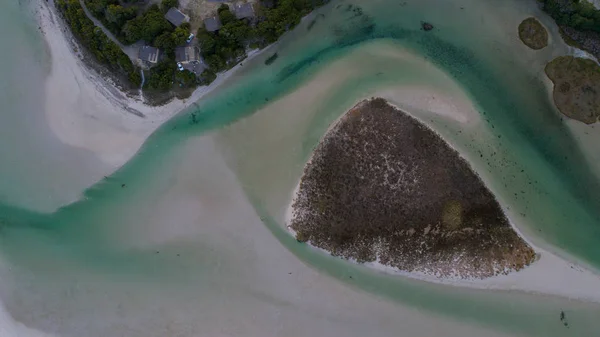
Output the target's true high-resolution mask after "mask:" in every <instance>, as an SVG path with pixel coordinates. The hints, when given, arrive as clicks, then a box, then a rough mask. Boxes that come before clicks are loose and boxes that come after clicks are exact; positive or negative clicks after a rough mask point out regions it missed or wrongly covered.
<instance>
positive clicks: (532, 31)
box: [519, 18, 548, 50]
mask: <svg viewBox="0 0 600 337" xmlns="http://www.w3.org/2000/svg"><path fill="white" fill-rule="evenodd" d="M519 38H520V39H521V41H523V43H524V44H525V45H526V46H527V47H529V48H531V49H534V50H539V49H542V48H544V47H546V46H548V31H546V28H544V26H542V24H541V23H540V22H539V21H538V20H537V19H536V18H527V19H525V20H523V22H521V24H520V25H519Z"/></svg>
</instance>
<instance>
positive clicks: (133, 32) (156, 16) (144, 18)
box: [121, 5, 174, 44]
mask: <svg viewBox="0 0 600 337" xmlns="http://www.w3.org/2000/svg"><path fill="white" fill-rule="evenodd" d="M173 29H174V28H173V26H172V25H171V23H169V21H167V19H165V17H164V13H163V12H161V10H160V8H159V7H158V6H157V5H152V6H150V8H149V9H148V10H147V11H146V12H145V13H144V14H143V15H140V16H138V17H136V18H135V19H133V20H129V21H127V23H125V25H123V27H122V31H121V32H122V34H123V36H124V39H125V41H126V42H127V43H134V42H137V41H139V40H144V41H146V42H147V43H151V44H153V43H154V42H155V39H156V38H157V37H158V36H160V35H161V34H164V33H167V32H168V33H170V32H172V31H173Z"/></svg>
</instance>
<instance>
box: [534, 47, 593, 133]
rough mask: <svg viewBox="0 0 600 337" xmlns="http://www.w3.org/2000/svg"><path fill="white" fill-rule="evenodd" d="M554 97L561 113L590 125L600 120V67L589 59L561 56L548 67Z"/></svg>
mask: <svg viewBox="0 0 600 337" xmlns="http://www.w3.org/2000/svg"><path fill="white" fill-rule="evenodd" d="M545 71H546V74H547V75H548V77H549V78H550V80H552V82H553V83H554V90H553V93H552V96H553V98H554V103H555V104H556V107H557V108H558V110H560V112H561V113H563V114H564V115H566V116H567V117H569V118H573V119H576V120H578V121H580V122H583V123H586V124H592V123H595V122H596V121H598V118H599V117H600V66H599V65H598V64H597V63H596V62H594V61H592V60H588V59H584V58H577V57H573V56H560V57H557V58H556V59H554V60H553V61H552V62H550V63H548V64H547V65H546V69H545Z"/></svg>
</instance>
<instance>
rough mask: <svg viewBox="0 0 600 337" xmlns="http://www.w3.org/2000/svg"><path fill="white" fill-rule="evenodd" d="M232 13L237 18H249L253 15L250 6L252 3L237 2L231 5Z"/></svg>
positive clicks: (252, 9)
mask: <svg viewBox="0 0 600 337" xmlns="http://www.w3.org/2000/svg"><path fill="white" fill-rule="evenodd" d="M232 12H233V14H235V17H236V18H238V19H249V18H253V17H254V8H252V4H250V3H245V4H237V5H233V10H232Z"/></svg>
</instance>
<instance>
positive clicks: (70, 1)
mask: <svg viewBox="0 0 600 337" xmlns="http://www.w3.org/2000/svg"><path fill="white" fill-rule="evenodd" d="M56 4H57V8H58V10H59V11H60V13H61V14H62V16H63V17H64V19H65V21H66V22H67V24H68V25H69V27H70V28H71V32H72V33H73V35H74V36H75V37H76V38H77V39H78V41H79V42H80V43H81V45H82V46H83V47H84V48H85V49H86V50H87V51H89V52H90V53H91V54H92V55H93V56H94V57H95V59H96V61H98V63H100V64H102V65H104V66H106V67H108V68H109V69H110V70H112V71H114V72H118V73H120V74H123V75H125V77H126V78H127V79H128V80H129V81H130V82H131V84H133V85H136V86H137V85H140V83H141V77H140V75H139V71H138V70H137V69H136V68H135V67H134V66H133V63H132V62H131V60H130V59H129V57H128V56H127V55H126V54H125V53H124V52H123V51H122V50H121V48H119V46H118V45H117V44H115V43H114V42H112V41H111V40H110V39H109V38H108V37H107V36H106V34H104V32H103V31H102V29H100V28H98V27H96V26H94V23H93V22H92V20H90V19H89V18H88V17H87V16H86V15H85V12H84V11H83V8H81V4H80V3H79V1H78V0H57V2H56Z"/></svg>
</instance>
